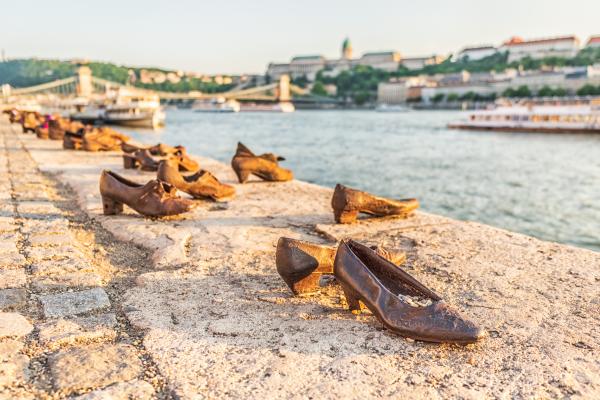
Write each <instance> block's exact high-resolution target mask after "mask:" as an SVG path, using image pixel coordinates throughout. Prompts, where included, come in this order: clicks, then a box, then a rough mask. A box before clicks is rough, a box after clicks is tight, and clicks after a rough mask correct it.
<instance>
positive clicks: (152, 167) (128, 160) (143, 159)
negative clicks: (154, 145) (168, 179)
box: [121, 146, 161, 171]
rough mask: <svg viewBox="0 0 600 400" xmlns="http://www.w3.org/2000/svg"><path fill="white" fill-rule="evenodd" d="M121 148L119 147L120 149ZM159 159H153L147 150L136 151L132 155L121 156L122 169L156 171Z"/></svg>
mask: <svg viewBox="0 0 600 400" xmlns="http://www.w3.org/2000/svg"><path fill="white" fill-rule="evenodd" d="M122 147H123V146H121V148H122ZM160 161H161V160H160V159H155V158H154V157H152V156H151V155H150V152H149V151H148V150H137V151H136V152H134V153H133V154H123V168H125V169H135V168H139V169H141V170H142V171H158V164H159V163H160Z"/></svg>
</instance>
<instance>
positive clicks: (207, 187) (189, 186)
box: [157, 158, 235, 200]
mask: <svg viewBox="0 0 600 400" xmlns="http://www.w3.org/2000/svg"><path fill="white" fill-rule="evenodd" d="M179 165H180V164H179V160H178V159H175V158H172V159H168V160H163V161H161V162H160V163H159V165H158V174H157V177H158V179H160V180H161V181H164V182H167V183H169V184H171V185H173V186H175V187H176V188H177V189H179V190H181V191H182V192H185V193H187V194H189V195H191V196H193V197H194V198H197V199H202V198H211V199H213V200H220V199H223V198H226V197H231V196H233V195H234V194H235V188H234V187H233V186H230V185H226V184H223V183H221V182H219V180H218V179H217V178H216V177H215V176H214V175H213V174H211V173H210V172H208V171H205V170H200V171H198V172H196V173H195V174H193V175H187V176H186V175H181V173H180V172H179Z"/></svg>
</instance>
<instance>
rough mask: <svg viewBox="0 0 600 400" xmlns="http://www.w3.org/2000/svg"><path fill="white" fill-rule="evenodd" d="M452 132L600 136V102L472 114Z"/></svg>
mask: <svg viewBox="0 0 600 400" xmlns="http://www.w3.org/2000/svg"><path fill="white" fill-rule="evenodd" d="M448 127H449V128H452V129H468V130H491V131H505V132H544V133H600V100H592V101H589V102H588V103H586V104H581V103H579V104H535V103H529V104H517V105H500V106H498V107H496V108H493V109H489V110H481V111H473V112H471V113H469V114H468V116H467V118H466V119H464V120H462V121H458V122H454V123H450V124H448Z"/></svg>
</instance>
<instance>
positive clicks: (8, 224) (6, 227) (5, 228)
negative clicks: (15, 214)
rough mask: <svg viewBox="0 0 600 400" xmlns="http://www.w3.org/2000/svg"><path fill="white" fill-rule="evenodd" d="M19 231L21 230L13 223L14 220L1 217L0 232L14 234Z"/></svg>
mask: <svg viewBox="0 0 600 400" xmlns="http://www.w3.org/2000/svg"><path fill="white" fill-rule="evenodd" d="M5 220H8V221H5ZM17 229H19V226H18V225H15V224H14V223H13V218H9V217H0V232H14V231H16V230H17Z"/></svg>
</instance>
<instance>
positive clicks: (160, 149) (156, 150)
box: [121, 143, 185, 157]
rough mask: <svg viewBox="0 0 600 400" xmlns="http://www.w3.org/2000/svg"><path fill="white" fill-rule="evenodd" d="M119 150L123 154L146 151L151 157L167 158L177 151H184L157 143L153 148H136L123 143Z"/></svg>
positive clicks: (177, 147) (181, 148)
mask: <svg viewBox="0 0 600 400" xmlns="http://www.w3.org/2000/svg"><path fill="white" fill-rule="evenodd" d="M121 150H123V152H124V153H135V152H136V151H138V150H148V151H149V152H150V154H152V155H153V156H162V157H165V156H169V155H173V154H175V153H177V152H178V151H181V150H183V151H185V147H183V146H175V147H173V146H169V145H167V144H164V143H158V144H155V145H154V146H147V147H144V146H137V145H135V144H131V143H123V144H122V145H121Z"/></svg>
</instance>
